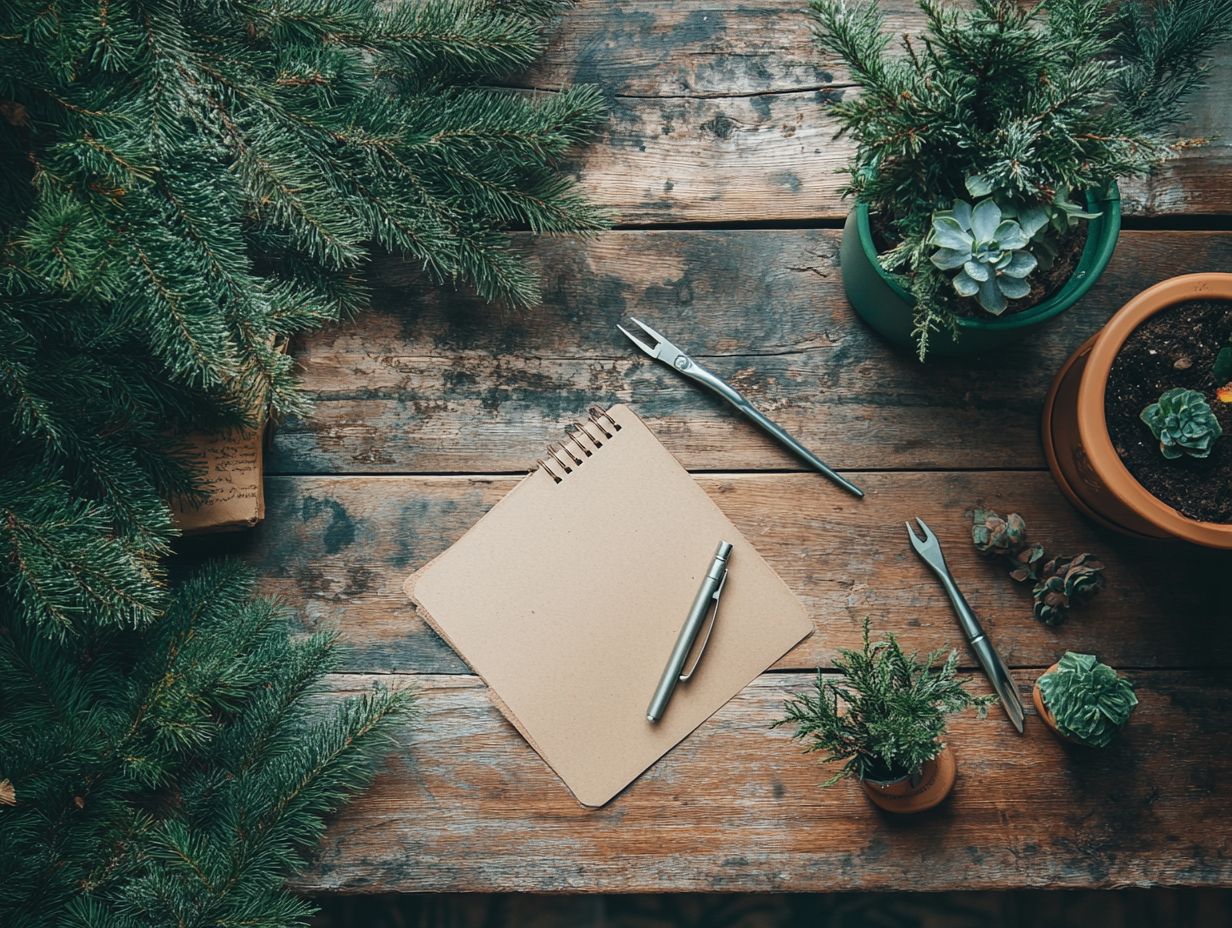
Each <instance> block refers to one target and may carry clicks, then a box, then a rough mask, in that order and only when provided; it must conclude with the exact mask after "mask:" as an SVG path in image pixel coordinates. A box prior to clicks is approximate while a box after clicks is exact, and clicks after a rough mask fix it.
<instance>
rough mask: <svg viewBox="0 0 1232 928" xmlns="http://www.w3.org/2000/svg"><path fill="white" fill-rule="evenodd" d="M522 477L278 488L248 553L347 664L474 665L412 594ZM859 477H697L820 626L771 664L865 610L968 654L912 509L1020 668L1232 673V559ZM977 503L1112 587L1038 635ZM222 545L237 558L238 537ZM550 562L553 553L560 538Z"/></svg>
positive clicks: (1018, 476)
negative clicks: (856, 486)
mask: <svg viewBox="0 0 1232 928" xmlns="http://www.w3.org/2000/svg"><path fill="white" fill-rule="evenodd" d="M517 479H518V478H512V477H503V478H499V477H498V478H484V477H435V478H433V477H427V478H425V477H405V478H399V477H313V478H276V479H272V480H270V481H268V486H267V512H268V515H267V518H266V521H265V523H264V524H263V525H262V526H261V527H259V528H258V529H256V530H255V531H254V532H253V533H252V534H251V535H249V536H246V538H245V540H244V541H243V543H242V547H241V548H239V549H238V550H240V551H242V552H243V553H244V555H245V556H246V557H247V558H248V559H249V560H250V561H251V562H253V563H254V564H255V565H256V567H257V570H258V572H259V574H260V576H261V577H262V585H263V588H264V589H265V590H266V591H268V592H271V593H275V594H277V595H278V596H279V597H280V598H282V599H283V600H284V601H286V602H288V603H290V604H291V605H293V606H294V607H296V609H297V611H298V612H299V614H300V615H301V616H303V617H304V622H305V624H306V625H307V626H310V627H313V628H319V627H323V626H335V627H337V628H338V629H340V631H341V633H342V637H343V640H344V642H345V644H346V645H347V652H348V653H347V654H346V656H345V657H344V664H343V669H346V670H352V671H358V672H381V671H394V672H403V673H441V672H447V673H453V672H458V673H462V672H467V667H466V665H465V664H464V663H463V662H462V661H461V659H460V658H458V657H457V655H456V654H454V652H453V651H452V650H451V649H450V648H449V647H448V646H447V645H446V644H445V643H444V642H443V641H441V640H440V639H439V638H438V637H437V636H436V634H435V633H434V632H433V631H432V630H431V629H430V628H428V626H427V625H426V624H425V623H424V622H423V621H422V620H421V619H420V618H419V617H418V616H417V615H416V614H415V613H414V610H413V608H412V606H411V604H410V603H409V602H408V601H407V599H406V597H405V595H404V594H403V592H402V583H403V581H404V580H405V579H406V577H407V576H408V575H409V574H410V573H411V572H412V571H413V570H415V569H417V568H419V567H420V566H422V565H424V564H426V563H427V562H428V561H429V560H431V559H432V558H433V557H435V556H436V555H437V554H439V553H441V552H442V551H444V550H445V549H446V548H448V547H449V546H450V545H451V544H452V543H453V542H454V541H456V540H457V539H458V538H460V537H461V536H462V535H463V534H464V533H465V532H466V531H467V530H468V529H469V528H470V527H471V526H472V525H473V524H474V523H475V522H477V521H478V520H479V519H480V518H481V516H482V515H483V514H484V513H485V512H486V511H487V510H488V509H489V508H490V507H491V506H492V505H494V504H495V503H496V502H497V501H498V500H499V499H500V498H501V497H502V496H503V495H504V494H505V493H506V492H508V491H509V489H510V488H512V487H513V485H514V484H515V482H516V480H517ZM859 479H860V482H861V484H862V485H863V487H864V488H865V489H866V490H867V492H868V496H867V498H865V499H864V500H862V501H861V500H856V499H854V498H853V497H850V496H848V495H846V494H844V493H842V492H841V491H840V490H839V489H837V488H836V487H833V486H831V485H830V484H829V483H827V482H826V481H825V480H823V479H822V478H821V477H817V476H814V475H811V474H760V475H752V474H740V475H725V476H719V475H713V476H704V477H701V478H699V482H700V483H701V485H702V486H703V487H704V488H705V489H706V490H707V492H709V493H710V494H711V496H712V497H713V498H714V500H715V501H716V503H718V505H719V506H720V507H721V508H722V509H723V510H724V512H726V513H727V515H728V516H729V517H730V518H731V519H732V521H733V522H735V524H736V526H737V527H738V528H739V529H740V530H741V531H742V532H744V534H745V535H746V537H748V538H749V539H750V540H751V541H752V542H753V543H754V544H755V545H756V546H757V548H758V550H759V551H760V552H761V554H762V555H763V556H764V557H765V558H766V559H767V560H768V561H769V562H770V564H771V565H772V566H773V567H774V569H775V570H776V571H778V572H779V574H780V575H781V576H782V577H783V579H784V581H785V582H786V583H787V585H788V586H789V587H790V588H791V589H792V590H793V591H794V592H795V593H796V594H797V595H798V596H799V597H800V598H801V600H802V601H803V602H804V604H805V606H806V608H807V609H808V612H809V615H810V616H811V617H812V619H813V622H814V624H815V626H816V629H817V631H816V633H815V634H814V635H812V636H811V637H809V638H807V639H805V640H804V641H803V642H802V643H801V644H800V645H798V646H797V647H796V648H795V649H794V650H793V651H792V652H791V653H790V654H788V655H787V656H786V657H784V658H783V660H782V661H780V662H779V664H778V665H777V666H778V667H779V668H783V669H810V668H813V667H816V666H826V667H828V666H831V664H832V661H833V657H834V654H835V649H836V648H839V647H856V646H858V644H859V640H860V626H861V623H862V621H863V619H864V617H865V616H869V617H871V619H872V621H873V623H874V625H875V627H877V628H880V629H887V630H889V631H893V632H895V633H896V634H898V635H899V636H900V637H901V640H902V641H903V642H904V643H905V644H906V645H908V646H910V647H911V648H917V649H920V650H922V651H928V650H932V649H934V648H939V647H959V648H961V647H962V639H961V637H960V635H959V632H958V627H957V624H956V621H955V618H954V615H953V613H952V611H951V610H950V606H949V604H948V601H947V600H946V599H945V598H944V596H943V594H942V591H941V589H940V587H939V586H938V585H937V583H936V581H935V580H934V579H933V578H932V576H931V575H930V574H929V573H928V572H927V570H926V568H925V567H924V565H923V564H922V563H921V562H920V561H919V560H918V558H917V557H916V555H915V553H914V552H912V551H911V550H910V548H909V547H908V544H907V540H906V534H905V533H906V529H905V527H904V524H903V523H904V520H905V519H907V518H909V517H911V516H916V515H918V516H920V517H922V518H923V519H925V521H927V522H928V524H929V525H930V526H931V527H932V528H933V530H934V531H935V532H937V534H938V536H939V537H940V538H941V540H942V544H943V545H944V547H945V551H946V556H947V559H948V561H949V563H950V566H951V569H952V570H953V571H954V574H955V576H956V577H957V579H958V581H959V583H960V584H961V585H962V588H963V590H964V592H965V593H966V595H967V597H968V599H969V600H970V601H971V603H972V605H973V607H974V608H975V609H976V611H977V612H978V613H979V614H980V615H981V617H982V618H983V619H984V622H985V625H986V627H987V630H988V633H989V636H990V637H991V639H992V640H993V641H994V642H995V644H996V646H997V648H998V650H999V651H1000V653H1001V655H1002V657H1003V658H1004V659H1005V660H1006V661H1007V662H1008V663H1009V664H1010V665H1012V666H1048V665H1049V664H1051V663H1052V662H1053V661H1055V660H1056V659H1057V658H1058V657H1059V656H1060V654H1061V653H1062V652H1063V651H1064V650H1066V649H1070V650H1076V651H1091V652H1095V653H1097V654H1099V656H1100V657H1101V658H1102V659H1103V660H1105V661H1107V662H1109V663H1111V664H1113V665H1114V666H1118V667H1177V666H1193V667H1213V666H1221V667H1228V666H1232V625H1230V624H1229V623H1228V622H1227V621H1224V620H1220V619H1219V618H1218V617H1219V616H1225V617H1226V616H1227V614H1228V611H1227V604H1226V600H1221V599H1220V596H1221V585H1220V582H1219V580H1218V578H1220V577H1223V576H1226V575H1227V571H1228V570H1229V569H1232V556H1229V555H1228V554H1226V553H1218V552H1211V551H1205V550H1191V549H1188V548H1185V547H1181V546H1166V545H1165V546H1160V545H1150V544H1140V543H1135V542H1130V541H1127V540H1126V539H1122V538H1120V537H1113V536H1110V535H1108V534H1106V533H1104V532H1103V531H1101V530H1099V529H1097V528H1095V527H1094V526H1092V525H1089V524H1087V523H1085V522H1084V521H1083V520H1082V519H1081V518H1079V517H1078V516H1077V515H1076V514H1075V512H1074V511H1073V510H1072V509H1071V508H1070V507H1069V505H1068V504H1067V503H1066V502H1065V501H1064V499H1062V497H1061V496H1060V494H1059V492H1058V491H1057V490H1056V488H1055V487H1054V485H1053V483H1052V480H1051V478H1050V477H1049V476H1048V475H1047V474H1046V473H1038V472H1010V473H1004V472H1003V473H926V474H919V473H868V474H862V475H860V478H859ZM978 503H983V504H986V505H989V506H991V507H993V508H996V509H998V510H1000V511H1002V512H1003V513H1004V512H1009V511H1019V512H1022V513H1023V514H1024V515H1025V516H1026V518H1027V519H1028V522H1029V525H1030V529H1031V533H1032V537H1033V538H1038V539H1039V540H1040V541H1042V542H1044V543H1045V544H1047V545H1049V547H1050V548H1051V549H1052V550H1055V551H1058V552H1062V553H1067V554H1076V553H1078V552H1079V551H1093V552H1094V553H1095V554H1096V555H1097V556H1099V557H1100V558H1102V559H1103V560H1104V561H1105V562H1106V563H1107V565H1108V567H1107V574H1108V577H1109V587H1108V589H1106V590H1105V591H1104V592H1103V593H1101V594H1100V596H1099V597H1098V598H1097V599H1096V600H1095V601H1094V602H1093V603H1092V604H1091V605H1090V606H1088V607H1086V608H1084V609H1082V610H1079V611H1075V612H1074V613H1073V614H1072V615H1071V617H1070V620H1069V622H1068V623H1067V624H1066V625H1064V626H1062V627H1060V628H1056V629H1052V628H1048V627H1046V626H1044V625H1042V624H1040V623H1039V622H1037V621H1036V620H1035V619H1034V618H1033V617H1032V615H1031V597H1030V593H1029V591H1028V590H1027V589H1026V588H1025V587H1023V586H1021V585H1018V584H1015V583H1013V582H1012V581H1011V580H1009V579H1008V577H1006V576H1005V574H1004V571H1003V570H1002V569H1001V567H1000V565H998V564H996V563H995V562H989V561H986V560H984V559H983V558H981V557H980V556H979V555H978V554H977V553H976V552H975V550H974V548H973V547H972V545H971V542H970V534H969V524H970V522H969V517H968V516H966V515H965V514H964V509H969V508H970V507H972V506H974V505H976V504H978ZM578 518H579V519H585V518H586V513H578ZM228 550H231V551H236V550H237V548H236V547H235V545H234V543H233V542H229V543H228ZM543 551H544V557H551V553H552V552H551V544H550V542H548V541H545V543H544V545H543ZM477 582H481V581H477ZM561 595H568V594H567V593H566V592H565V591H562V594H561ZM730 621H739V617H738V616H733V617H731V618H730ZM963 653H964V655H965V652H963ZM969 662H970V661H969V660H965V661H964V663H969Z"/></svg>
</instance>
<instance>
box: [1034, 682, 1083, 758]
mask: <svg viewBox="0 0 1232 928" xmlns="http://www.w3.org/2000/svg"><path fill="white" fill-rule="evenodd" d="M1058 666H1059V665H1058V664H1053V665H1052V666H1051V667H1049V668H1048V669H1047V670H1045V671H1044V672H1043V673H1042V674H1040V676H1041V677H1046V676H1048V674H1050V673H1055V672H1056V669H1057V667H1058ZM1031 701H1032V702H1033V703H1035V711H1036V712H1038V713H1039V717H1040V720H1041V721H1042V722H1043V723H1044V724H1045V725H1047V726H1048V727H1049V728H1051V729H1052V733H1053V734H1054V735H1056V736H1057V737H1058V738H1060V739H1061V740H1062V741H1064V742H1066V743H1068V744H1077V745H1079V746H1081V742H1079V741H1075V740H1074V739H1073V738H1071V737H1070V736H1069V735H1065V734H1062V733H1061V729H1059V728H1057V720H1056V717H1055V716H1054V715H1053V714H1052V710H1051V709H1049V708H1048V705H1047V703H1045V702H1044V694H1043V693H1042V692H1041V691H1040V685H1039V680H1038V679H1036V681H1035V686H1034V688H1033V689H1032V690H1031Z"/></svg>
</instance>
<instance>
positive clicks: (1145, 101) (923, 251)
mask: <svg viewBox="0 0 1232 928" xmlns="http://www.w3.org/2000/svg"><path fill="white" fill-rule="evenodd" d="M811 7H812V11H813V14H814V16H815V18H816V21H817V28H816V34H817V40H818V43H819V45H820V47H821V48H822V49H823V50H824V51H826V52H829V53H832V54H834V55H836V56H837V57H838V58H840V59H842V61H843V62H844V63H845V64H846V66H847V68H848V71H849V73H850V77H851V79H852V80H853V81H854V82H855V83H856V84H857V85H858V86H859V88H860V93H859V94H858V95H856V96H853V97H851V98H849V99H844V100H841V101H839V102H837V103H833V104H830V105H829V112H830V113H831V114H832V115H833V116H834V117H835V118H836V119H837V120H838V124H839V127H840V128H839V135H844V134H845V135H849V136H851V137H852V138H853V139H854V140H855V142H856V151H855V155H854V157H853V159H852V161H851V163H850V164H849V166H848V167H847V168H846V171H847V173H848V174H849V175H850V180H849V181H848V183H847V184H846V185H845V186H844V188H843V191H842V192H843V193H844V195H849V196H854V197H855V205H854V207H853V209H852V210H851V212H850V214H849V215H848V217H847V223H846V225H845V226H844V229H843V239H842V245H841V250H840V262H841V266H842V272H843V285H844V288H845V290H846V292H847V297H848V299H849V301H850V302H851V305H852V307H853V309H854V310H855V311H856V313H857V314H858V315H859V316H861V317H862V318H863V319H864V320H865V321H866V322H867V323H868V324H869V325H870V326H872V327H873V328H874V329H875V330H876V331H878V332H879V333H881V334H882V335H883V336H884V337H886V338H887V339H889V340H890V341H892V342H894V343H897V344H901V345H909V344H914V346H915V349H916V351H917V353H918V355H919V357H920V359H921V360H923V359H924V358H925V356H926V355H927V354H929V353H933V354H956V353H964V354H965V353H971V352H975V351H981V350H984V349H987V348H991V347H994V346H997V345H1000V344H1003V343H1005V342H1007V341H1010V340H1012V339H1014V338H1016V337H1018V335H1019V333H1020V331H1021V330H1023V329H1025V328H1028V327H1031V326H1036V325H1038V324H1040V323H1042V322H1044V321H1045V320H1047V319H1050V318H1052V317H1053V316H1055V315H1057V314H1058V313H1060V312H1062V311H1063V310H1065V309H1067V308H1068V307H1070V306H1072V305H1073V304H1074V303H1075V302H1076V301H1077V300H1078V299H1079V298H1080V297H1081V296H1082V295H1083V294H1084V293H1085V292H1086V291H1087V290H1088V289H1089V288H1090V287H1091V285H1092V284H1093V283H1094V282H1095V280H1096V279H1097V278H1098V277H1099V275H1100V274H1101V273H1102V272H1103V270H1104V268H1105V266H1106V265H1107V264H1108V260H1109V258H1110V257H1111V256H1112V252H1113V249H1114V248H1115V246H1116V241H1117V236H1118V233H1119V230H1120V202H1119V194H1118V190H1117V183H1116V181H1117V178H1119V177H1126V176H1132V175H1142V174H1145V173H1147V172H1148V171H1149V170H1150V169H1151V168H1152V166H1154V165H1155V164H1157V163H1158V162H1160V161H1161V160H1163V159H1165V158H1167V157H1168V156H1169V155H1171V154H1172V153H1173V152H1174V151H1175V150H1177V149H1178V148H1179V147H1181V146H1183V145H1189V144H1193V143H1194V140H1185V141H1179V140H1169V139H1168V137H1167V136H1168V132H1167V130H1168V128H1169V126H1170V125H1171V124H1172V123H1173V122H1175V120H1176V119H1177V118H1178V114H1179V107H1178V104H1179V103H1180V101H1181V100H1182V99H1183V98H1184V97H1185V96H1186V95H1187V94H1188V93H1189V92H1190V91H1192V90H1193V89H1194V88H1195V87H1197V86H1199V85H1200V83H1201V80H1200V77H1201V74H1202V73H1203V69H1204V67H1205V62H1206V58H1207V53H1208V52H1209V50H1210V48H1211V47H1212V46H1213V45H1214V44H1215V43H1217V42H1218V41H1220V40H1221V39H1223V38H1225V37H1227V36H1228V35H1229V34H1230V33H1232V22H1230V20H1232V11H1230V10H1229V8H1228V6H1227V5H1226V4H1205V5H1203V4H1193V3H1187V2H1184V0H1149V2H1148V0H1129V2H1125V3H1119V4H1107V3H1105V2H1103V0H1066V2H1059V0H1058V2H1051V0H1044V2H1042V3H1038V4H1021V3H1017V2H1015V0H980V2H978V3H975V4H973V5H972V6H971V7H970V8H968V9H955V8H951V7H947V6H944V5H942V4H940V3H937V2H935V0H920V7H921V9H922V10H923V11H924V15H925V19H926V23H925V28H924V29H923V30H922V31H921V32H920V33H919V35H918V36H913V35H904V37H903V40H902V54H900V55H887V54H886V50H887V46H888V45H889V43H890V36H889V35H888V34H887V33H886V31H885V29H884V26H885V21H884V15H883V14H882V12H881V11H880V10H879V9H878V5H877V3H876V2H875V0H859V2H854V3H850V2H846V0H812V2H811Z"/></svg>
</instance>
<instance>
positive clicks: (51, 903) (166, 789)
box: [0, 564, 411, 928]
mask: <svg viewBox="0 0 1232 928" xmlns="http://www.w3.org/2000/svg"><path fill="white" fill-rule="evenodd" d="M251 585H252V580H251V577H250V576H249V574H248V573H247V572H246V571H245V570H244V569H243V568H241V567H239V566H237V565H235V564H222V565H217V566H214V567H211V568H209V569H206V570H204V571H202V572H201V573H199V574H197V575H195V576H193V577H192V578H190V579H188V580H186V581H184V582H182V583H181V584H179V585H178V586H177V588H176V589H175V592H174V595H173V596H172V598H171V602H170V607H169V609H168V611H167V614H166V615H165V617H164V618H162V619H161V620H160V621H159V622H157V623H155V624H154V625H153V626H152V627H151V628H149V629H148V630H146V631H145V632H143V633H133V632H127V631H123V630H120V631H116V630H112V629H106V628H104V629H100V630H98V631H96V632H93V633H91V634H88V635H85V634H82V635H78V636H76V637H75V638H74V639H73V640H72V642H71V644H69V645H66V644H62V643H60V642H58V641H54V640H50V639H48V638H46V637H44V636H42V635H40V634H38V632H37V631H36V630H35V629H34V628H32V627H30V626H29V625H27V624H25V623H20V622H18V623H3V622H0V680H3V681H4V685H3V687H0V744H3V745H4V751H3V752H2V753H0V784H7V788H6V789H7V795H8V797H9V800H8V802H0V872H3V873H4V879H3V880H0V924H3V925H5V928H42V926H52V925H56V926H60V925H71V926H77V928H87V926H89V928H137V926H160V928H161V926H167V925H179V926H203V928H204V926H239V925H244V926H284V925H292V924H301V923H302V922H303V921H304V919H305V918H307V916H308V915H310V914H311V912H312V907H311V905H310V904H309V903H307V902H306V901H305V900H303V899H300V898H297V897H295V896H292V895H291V894H289V893H288V892H287V891H286V890H285V889H284V888H283V887H282V882H283V880H284V879H285V878H286V875H287V873H288V871H289V870H290V869H293V868H295V867H298V866H299V865H301V864H302V863H303V862H304V860H305V853H306V851H308V850H309V849H310V848H312V846H313V845H315V844H316V842H317V841H318V840H319V839H320V837H321V833H322V831H323V818H324V816H325V815H326V814H327V813H329V812H330V811H332V810H333V809H335V808H336V807H338V806H339V805H340V804H341V803H342V802H343V801H344V799H345V798H346V797H347V796H348V795H350V794H351V793H352V792H353V791H354V790H356V789H358V788H360V787H362V786H363V785H364V784H366V783H367V781H368V780H369V778H370V768H371V766H372V762H373V760H375V759H376V758H377V757H378V756H379V755H380V754H381V753H382V752H383V751H384V749H385V747H386V745H387V744H388V735H389V733H390V729H391V723H392V722H394V721H395V720H397V719H399V718H400V717H404V716H405V714H406V713H407V711H408V710H409V709H410V707H411V699H410V697H409V696H408V695H407V694H406V693H404V692H403V693H398V692H389V691H385V690H380V689H378V690H374V691H372V692H370V693H368V694H367V695H365V696H362V697H359V698H355V699H351V700H348V701H345V702H342V703H341V704H339V705H337V706H336V707H335V708H334V709H332V710H328V711H324V712H323V711H322V710H321V709H320V708H319V707H314V706H313V699H314V697H313V695H312V690H313V685H314V684H315V683H316V682H317V680H318V679H319V678H320V676H321V675H322V674H323V673H325V672H326V671H328V670H329V669H330V668H331V667H332V666H333V663H334V643H333V640H332V639H331V638H330V637H329V636H327V635H313V636H309V637H307V638H304V639H303V640H299V641H296V642H292V641H291V640H290V639H289V637H288V634H287V622H288V616H287V614H286V613H285V611H284V610H282V609H280V608H278V607H276V606H275V605H273V604H272V603H270V602H267V601H263V600H259V599H253V598H252V597H251V592H250V591H251ZM0 798H2V797H0Z"/></svg>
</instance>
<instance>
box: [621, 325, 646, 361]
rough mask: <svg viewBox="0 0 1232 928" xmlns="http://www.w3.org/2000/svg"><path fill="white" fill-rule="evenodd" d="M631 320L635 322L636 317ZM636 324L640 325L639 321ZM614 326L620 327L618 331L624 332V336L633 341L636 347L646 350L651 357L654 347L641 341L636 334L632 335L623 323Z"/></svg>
mask: <svg viewBox="0 0 1232 928" xmlns="http://www.w3.org/2000/svg"><path fill="white" fill-rule="evenodd" d="M633 321H634V322H637V320H636V319H634V320H633ZM638 325H641V323H640V322H639V323H638ZM616 328H618V329H620V331H621V332H623V333H624V335H625V338H627V339H628V340H629V341H631V342H633V344H635V345H637V347H638V348H641V349H642V351H644V352H646V354H648V355H650V356H651V357H652V358H653V357H654V356H655V349H654V348H651V347H650V346H649V345H647V344H646V343H645V342H644V341H642V340H641V339H640V338H638V337H637V336H636V335H634V334H633V333H632V332H630V331H629V330H628V329H626V328H625V327H624V326H623V325H617V326H616ZM642 328H645V326H642Z"/></svg>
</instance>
